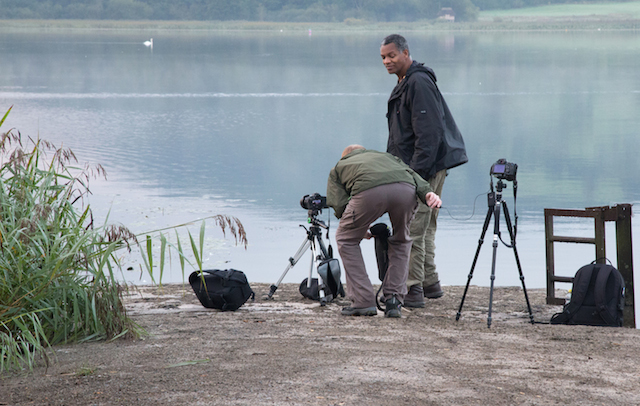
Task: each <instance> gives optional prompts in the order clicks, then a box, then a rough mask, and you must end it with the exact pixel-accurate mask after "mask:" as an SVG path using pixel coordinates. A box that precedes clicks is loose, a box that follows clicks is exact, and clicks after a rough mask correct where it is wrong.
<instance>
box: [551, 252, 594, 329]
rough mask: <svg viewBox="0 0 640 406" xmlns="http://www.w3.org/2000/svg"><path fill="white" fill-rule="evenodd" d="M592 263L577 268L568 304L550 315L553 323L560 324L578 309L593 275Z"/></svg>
mask: <svg viewBox="0 0 640 406" xmlns="http://www.w3.org/2000/svg"><path fill="white" fill-rule="evenodd" d="M593 268H594V263H590V264H589V265H585V266H583V267H582V268H580V269H578V272H576V276H575V278H574V279H573V287H572V292H571V301H570V302H569V304H568V305H566V306H565V307H564V309H562V312H561V313H557V314H555V315H554V316H553V317H552V319H551V320H552V322H553V324H561V323H566V322H567V321H569V320H570V319H571V318H572V317H573V314H574V313H575V312H576V311H578V309H580V307H581V306H582V302H584V298H585V296H586V295H587V290H588V289H589V283H590V282H591V276H592V275H593Z"/></svg>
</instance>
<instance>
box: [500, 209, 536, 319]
mask: <svg viewBox="0 0 640 406" xmlns="http://www.w3.org/2000/svg"><path fill="white" fill-rule="evenodd" d="M503 204H504V217H505V220H506V223H507V230H509V236H510V237H511V247H512V248H513V255H514V256H515V258H516V265H517V266H518V273H519V275H520V281H521V282H522V290H523V292H524V298H525V300H526V301H527V309H528V310H529V320H530V321H531V324H534V323H535V322H534V321H533V312H532V311H531V303H530V302H529V295H528V294H527V288H526V287H525V285H524V274H523V273H522V267H521V266H520V257H519V256H518V250H517V249H516V239H515V236H514V235H513V227H512V226H511V217H510V216H509V210H508V208H507V202H503Z"/></svg>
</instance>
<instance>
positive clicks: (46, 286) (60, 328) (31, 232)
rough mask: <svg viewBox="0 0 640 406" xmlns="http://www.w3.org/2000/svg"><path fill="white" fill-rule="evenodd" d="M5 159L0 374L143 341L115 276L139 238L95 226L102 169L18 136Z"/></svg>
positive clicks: (0, 168)
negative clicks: (71, 349) (107, 344)
mask: <svg viewBox="0 0 640 406" xmlns="http://www.w3.org/2000/svg"><path fill="white" fill-rule="evenodd" d="M10 110H11V109H9V111H10ZM9 111H7V113H6V114H5V115H4V117H3V118H2V120H0V125H2V124H3V122H4V121H5V119H6V117H7V115H8V114H9ZM0 159H1V161H0V344H1V346H0V371H5V370H9V369H20V368H25V367H26V368H28V369H31V368H33V366H34V365H35V363H36V362H37V360H38V359H43V360H44V361H45V362H49V355H48V354H49V353H48V352H47V351H46V350H47V348H48V347H49V346H51V345H55V344H59V343H67V342H72V341H84V340H93V339H112V338H117V337H122V336H130V337H134V336H138V335H139V334H141V333H142V330H141V329H140V328H139V327H138V326H137V325H136V324H135V323H134V322H133V321H132V320H131V319H130V318H129V317H128V316H127V312H126V310H125V308H124V306H123V304H122V300H121V299H122V291H123V289H124V288H125V287H124V286H122V285H121V284H120V283H119V282H118V281H117V279H116V277H115V273H116V272H117V271H118V270H119V269H118V265H117V263H118V262H117V258H116V256H115V255H114V253H115V252H116V251H117V250H119V249H122V248H127V247H129V244H130V242H135V241H136V238H135V236H134V235H133V234H132V233H131V232H130V231H129V230H128V229H126V228H124V227H122V226H120V227H117V226H108V225H106V224H105V225H102V226H97V225H95V224H94V222H93V215H92V212H91V210H90V208H89V205H88V204H85V198H86V196H87V194H88V193H89V187H88V185H89V180H90V179H91V178H94V177H96V176H104V175H105V172H104V169H103V168H102V167H101V166H99V165H98V166H88V165H85V166H84V167H78V166H75V165H76V164H77V159H76V157H75V155H74V154H73V152H72V151H71V150H69V149H63V148H56V147H55V146H54V145H53V144H51V143H48V142H46V141H44V140H40V139H31V138H29V137H23V136H22V135H21V134H20V133H19V132H16V131H14V130H9V131H7V132H5V133H2V134H1V139H0Z"/></svg>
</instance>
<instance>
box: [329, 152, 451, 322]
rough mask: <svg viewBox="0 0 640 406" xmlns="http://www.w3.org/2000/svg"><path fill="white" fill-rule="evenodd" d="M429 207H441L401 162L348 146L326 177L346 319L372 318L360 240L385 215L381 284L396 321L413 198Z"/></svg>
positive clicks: (373, 309)
mask: <svg viewBox="0 0 640 406" xmlns="http://www.w3.org/2000/svg"><path fill="white" fill-rule="evenodd" d="M416 195H417V197H418V199H420V200H422V201H423V202H424V204H425V205H429V206H430V207H434V208H437V207H440V205H441V204H442V202H441V201H440V197H439V196H437V195H436V194H435V193H433V191H432V190H431V186H429V183H427V181H425V180H424V179H422V177H420V175H418V174H416V173H415V172H414V171H413V170H411V168H409V167H408V166H407V165H405V164H404V163H403V162H402V161H401V160H400V159H398V158H397V157H394V156H393V155H391V154H387V153H385V152H378V151H373V150H367V149H364V147H362V146H360V145H349V146H348V147H347V148H345V150H344V151H343V152H342V158H341V159H340V161H338V163H337V164H336V166H335V167H334V168H333V169H332V170H331V172H330V173H329V180H328V182H327V205H328V206H329V207H333V209H334V210H335V214H336V217H338V218H339V219H340V225H339V226H338V230H337V231H336V243H337V244H338V251H339V252H340V257H341V258H342V264H343V265H344V270H345V274H346V277H347V293H348V294H349V298H350V299H351V301H352V305H351V306H350V307H345V308H343V309H342V314H343V315H345V316H374V315H376V314H377V310H376V299H375V294H374V292H373V285H372V284H371V280H370V279H369V276H368V275H367V270H366V268H365V265H364V260H363V258H362V251H361V250H360V242H361V241H362V239H363V238H370V234H369V231H368V230H369V227H370V226H371V224H372V223H373V222H374V221H376V220H377V219H378V218H379V217H380V216H382V215H383V214H385V213H389V219H390V220H391V224H392V225H393V235H392V236H391V237H389V240H388V242H389V250H388V252H389V267H388V269H387V273H386V275H385V278H384V281H382V291H383V293H384V296H385V298H386V300H385V311H384V315H385V316H386V317H400V316H401V313H400V306H401V305H402V302H403V299H404V296H405V294H406V293H407V274H408V265H409V254H410V252H411V239H410V238H409V225H410V223H411V219H412V218H413V215H414V213H415V210H416V207H417V205H418V199H417V198H416Z"/></svg>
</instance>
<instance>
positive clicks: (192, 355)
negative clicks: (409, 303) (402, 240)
mask: <svg viewBox="0 0 640 406" xmlns="http://www.w3.org/2000/svg"><path fill="white" fill-rule="evenodd" d="M252 288H253V289H254V291H255V292H256V301H255V302H253V303H252V302H248V303H247V304H245V305H244V306H242V307H241V308H240V309H239V310H238V311H236V312H220V311H217V310H209V309H205V308H203V307H202V306H201V305H200V304H199V302H198V301H197V299H196V297H195V295H194V294H193V292H192V291H191V288H190V287H189V286H186V287H183V286H182V285H171V286H164V287H163V290H162V291H160V290H159V289H158V288H156V287H140V288H137V289H136V290H133V291H131V293H130V295H129V296H128V297H127V299H126V303H127V308H128V309H129V312H130V314H131V315H132V317H133V318H134V319H135V320H136V321H137V322H138V323H139V324H140V325H141V326H142V327H144V328H145V329H146V330H147V332H148V333H149V335H148V336H147V337H145V338H144V339H140V340H135V341H126V340H117V341H113V342H99V343H85V344H74V345H65V346H59V347H56V348H55V360H54V362H53V363H52V364H51V365H49V366H48V367H46V366H45V365H44V364H43V365H40V366H38V367H37V368H36V369H35V370H34V371H33V372H32V373H26V372H16V373H10V374H3V375H2V376H1V379H0V405H154V406H157V405H637V404H640V365H639V362H638V360H639V359H640V332H639V331H638V330H634V329H626V328H606V327H586V326H555V325H553V326H552V325H549V324H538V323H536V324H533V325H532V324H531V323H530V320H529V317H528V313H527V308H526V302H525V300H524V295H523V292H522V290H521V289H520V288H516V287H513V288H496V289H495V296H494V307H493V322H492V325H491V328H487V309H488V304H489V289H488V288H484V287H483V288H479V287H473V286H472V287H471V289H470V290H469V293H468V295H467V298H466V301H465V306H464V308H463V310H462V317H461V319H460V320H459V321H456V320H455V317H456V312H457V310H458V306H459V304H460V299H461V297H462V293H463V287H454V286H451V287H444V289H445V296H444V297H443V298H441V299H437V300H429V301H428V303H427V307H426V308H424V309H418V310H413V311H410V310H408V309H403V317H402V318H401V319H387V318H384V317H383V315H382V313H381V312H379V314H378V316H376V317H344V316H341V315H340V308H341V307H342V306H343V305H347V304H348V302H347V301H345V300H344V299H339V300H336V301H334V302H333V303H331V304H329V305H327V306H324V307H321V306H320V305H319V303H318V302H313V301H310V300H308V299H305V298H303V297H302V296H301V295H300V294H299V293H298V286H297V285H294V284H283V285H281V286H280V288H279V289H278V291H277V292H276V294H275V296H274V300H270V301H265V300H262V298H263V297H264V296H265V295H266V293H267V292H268V284H252ZM528 293H529V297H530V300H531V305H532V309H533V314H534V319H535V321H536V322H548V321H549V319H550V317H551V315H552V314H553V313H555V312H556V311H558V310H559V307H557V306H547V305H546V304H544V303H545V299H544V298H545V292H544V290H541V289H539V290H529V291H528Z"/></svg>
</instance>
